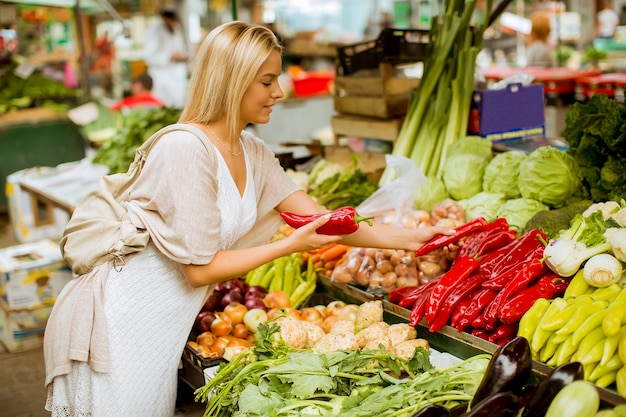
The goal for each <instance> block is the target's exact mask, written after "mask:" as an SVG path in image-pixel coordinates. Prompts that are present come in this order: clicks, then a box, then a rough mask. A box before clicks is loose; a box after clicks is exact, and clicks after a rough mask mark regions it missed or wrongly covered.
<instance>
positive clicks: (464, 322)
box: [455, 288, 498, 331]
mask: <svg viewBox="0 0 626 417" xmlns="http://www.w3.org/2000/svg"><path fill="white" fill-rule="evenodd" d="M497 294H498V293H497V292H496V291H494V290H490V289H488V288H481V290H480V291H479V292H478V293H476V295H474V296H473V298H472V302H471V303H470V304H469V305H468V306H467V308H466V309H465V311H464V312H463V314H462V315H461V317H459V318H458V319H457V325H456V326H455V328H456V329H457V330H459V331H464V330H465V329H466V328H467V327H468V326H470V325H472V324H473V322H474V320H475V319H476V318H477V317H478V316H479V315H480V314H481V313H482V312H483V310H484V309H485V307H487V305H489V303H490V302H492V301H493V299H494V298H496V295H497Z"/></svg>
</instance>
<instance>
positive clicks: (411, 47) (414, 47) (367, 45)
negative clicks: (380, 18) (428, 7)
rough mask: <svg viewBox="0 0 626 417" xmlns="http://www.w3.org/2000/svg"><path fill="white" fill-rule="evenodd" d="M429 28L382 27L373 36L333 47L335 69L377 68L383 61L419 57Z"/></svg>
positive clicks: (343, 71)
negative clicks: (336, 64) (372, 37)
mask: <svg viewBox="0 0 626 417" xmlns="http://www.w3.org/2000/svg"><path fill="white" fill-rule="evenodd" d="M428 42H429V31H427V30H420V29H392V28H389V29H383V30H382V31H381V33H380V35H379V36H378V38H377V39H376V40H371V41H365V42H359V43H355V44H351V45H346V46H342V47H339V48H337V57H338V59H339V63H338V68H337V73H338V74H340V75H349V74H353V73H355V72H357V71H360V70H364V69H372V68H377V67H378V65H379V64H381V63H383V62H389V63H391V64H392V65H398V64H406V63H412V62H417V61H421V60H423V59H424V56H425V55H426V48H427V46H428Z"/></svg>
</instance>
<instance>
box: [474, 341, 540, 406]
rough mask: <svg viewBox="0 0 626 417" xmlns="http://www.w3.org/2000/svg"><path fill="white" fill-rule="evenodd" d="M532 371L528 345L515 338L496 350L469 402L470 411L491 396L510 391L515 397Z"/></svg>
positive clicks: (526, 342)
mask: <svg viewBox="0 0 626 417" xmlns="http://www.w3.org/2000/svg"><path fill="white" fill-rule="evenodd" d="M531 369H532V357H531V353H530V344H529V343H528V340H526V338H524V337H520V336H516V337H514V338H513V339H511V340H510V341H508V342H507V343H505V344H504V345H502V346H500V347H499V348H498V350H496V351H495V352H494V354H493V356H492V357H491V359H490V360H489V363H488V364H487V369H485V374H484V375H483V378H482V380H481V381H480V385H479V386H478V388H477V389H476V393H475V394H474V398H472V401H471V402H470V409H472V408H474V406H476V405H477V404H478V403H479V402H481V401H482V400H484V399H486V398H488V397H491V396H492V395H493V394H497V393H500V392H508V391H511V392H512V393H513V394H515V395H516V396H517V395H519V394H520V392H521V390H522V388H523V387H524V385H526V383H527V382H528V378H529V377H530V372H531Z"/></svg>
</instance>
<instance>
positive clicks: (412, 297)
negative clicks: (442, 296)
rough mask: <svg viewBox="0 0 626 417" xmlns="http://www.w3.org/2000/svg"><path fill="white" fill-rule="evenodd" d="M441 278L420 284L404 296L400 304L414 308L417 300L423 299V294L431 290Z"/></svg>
mask: <svg viewBox="0 0 626 417" xmlns="http://www.w3.org/2000/svg"><path fill="white" fill-rule="evenodd" d="M438 280H439V279H435V280H433V281H429V282H425V283H424V284H422V285H419V286H418V287H417V288H415V289H414V290H413V291H411V292H410V293H408V294H407V295H405V296H404V297H402V299H401V300H400V301H398V305H399V306H400V307H404V308H412V307H413V304H415V301H417V300H418V299H421V297H422V294H424V293H425V292H430V290H431V289H432V288H433V287H434V286H435V284H436V283H437V281H438Z"/></svg>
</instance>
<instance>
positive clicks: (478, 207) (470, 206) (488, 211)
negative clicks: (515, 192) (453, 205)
mask: <svg viewBox="0 0 626 417" xmlns="http://www.w3.org/2000/svg"><path fill="white" fill-rule="evenodd" d="M506 201H507V199H506V196H505V195H504V194H502V193H488V192H485V191H481V192H480V193H478V194H475V195H473V196H472V197H470V198H468V199H466V200H460V201H459V202H458V203H459V205H460V206H461V207H463V210H464V211H465V217H466V218H467V219H468V220H471V219H475V218H478V217H484V218H485V219H487V220H491V219H494V218H496V217H497V216H496V213H497V212H498V210H499V209H500V207H501V206H502V205H503V204H504V203H505V202H506Z"/></svg>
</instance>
